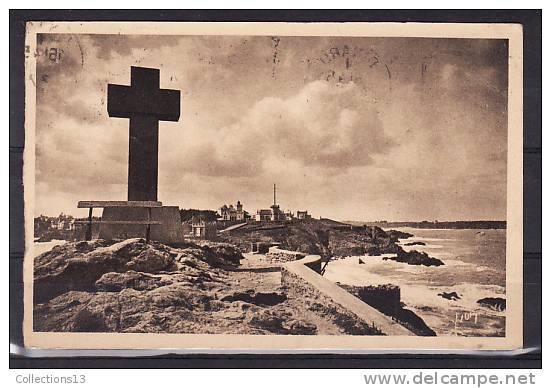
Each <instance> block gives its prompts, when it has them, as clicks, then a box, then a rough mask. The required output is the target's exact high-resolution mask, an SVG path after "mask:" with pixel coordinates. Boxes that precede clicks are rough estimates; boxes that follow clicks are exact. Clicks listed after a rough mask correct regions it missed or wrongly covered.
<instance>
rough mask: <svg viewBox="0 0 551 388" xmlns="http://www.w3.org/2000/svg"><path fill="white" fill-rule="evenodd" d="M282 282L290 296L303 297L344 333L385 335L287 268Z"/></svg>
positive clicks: (313, 309) (282, 272)
mask: <svg viewBox="0 0 551 388" xmlns="http://www.w3.org/2000/svg"><path fill="white" fill-rule="evenodd" d="M281 284H282V285H283V286H284V287H285V288H286V292H287V294H288V295H289V296H296V298H300V299H303V300H304V301H305V304H306V305H307V308H308V309H309V310H311V311H313V312H314V313H316V314H318V315H321V316H323V317H324V318H326V319H328V320H329V321H331V322H333V323H335V325H337V326H338V327H339V328H340V329H341V330H342V332H343V333H344V334H349V335H384V333H383V332H382V331H381V330H379V328H377V327H376V326H375V325H373V323H368V322H365V321H364V320H362V319H361V318H360V317H358V316H357V315H356V314H354V313H352V312H350V311H348V310H347V309H346V308H344V307H342V306H341V305H339V304H337V303H335V302H334V301H333V300H332V299H331V298H330V297H328V296H326V295H325V294H323V293H321V292H320V291H319V290H318V289H316V288H315V287H313V286H312V285H311V284H309V283H308V282H305V281H304V280H303V279H302V278H301V277H300V276H297V275H295V274H293V273H292V272H291V271H289V270H287V269H285V268H282V269H281ZM305 296H306V297H305Z"/></svg>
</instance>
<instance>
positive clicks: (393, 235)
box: [386, 229, 413, 242]
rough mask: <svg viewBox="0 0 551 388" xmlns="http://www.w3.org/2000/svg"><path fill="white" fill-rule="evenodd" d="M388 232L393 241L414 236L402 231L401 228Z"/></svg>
mask: <svg viewBox="0 0 551 388" xmlns="http://www.w3.org/2000/svg"><path fill="white" fill-rule="evenodd" d="M386 233H387V235H388V236H389V237H390V240H391V241H392V242H397V241H398V239H406V238H410V237H413V234H411V233H407V232H402V231H400V230H394V229H392V230H389V231H387V232H386Z"/></svg>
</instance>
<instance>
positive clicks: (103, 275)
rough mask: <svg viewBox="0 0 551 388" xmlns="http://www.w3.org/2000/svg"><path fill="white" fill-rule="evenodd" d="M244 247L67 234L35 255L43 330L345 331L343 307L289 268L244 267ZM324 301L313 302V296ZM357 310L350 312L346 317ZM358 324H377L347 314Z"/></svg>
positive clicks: (353, 327)
mask: <svg viewBox="0 0 551 388" xmlns="http://www.w3.org/2000/svg"><path fill="white" fill-rule="evenodd" d="M241 257H242V256H241V253H240V252H239V250H238V249H237V248H236V247H234V246H232V245H230V244H225V243H213V242H204V243H201V244H200V245H198V244H194V243H185V244H180V246H178V247H169V246H166V245H163V244H158V243H155V242H152V243H145V241H144V240H140V239H131V240H125V241H121V242H117V243H113V242H107V241H101V240H94V241H90V242H80V243H67V244H64V245H60V246H57V247H55V248H54V249H52V250H51V251H49V252H46V253H44V254H42V255H40V256H38V257H37V258H36V259H35V281H36V283H35V287H34V295H35V303H34V313H33V325H34V330H35V331H40V332H67V331H71V332H120V333H196V334H210V333H213V334H291V335H299V334H301V335H311V334H338V333H340V332H341V331H340V330H341V326H340V324H341V321H342V320H343V313H342V312H341V311H340V309H339V308H338V307H336V306H330V305H328V304H326V303H324V302H321V301H320V300H318V299H316V300H310V299H311V298H310V297H309V296H305V295H295V294H292V295H289V293H288V290H287V289H286V288H285V287H282V286H281V283H280V281H279V278H278V277H277V276H273V274H270V273H266V274H264V273H256V272H249V271H246V270H245V271H244V270H242V269H241V268H236V266H237V264H238V263H239V260H240V258H241ZM308 303H312V304H314V305H315V306H313V307H312V310H311V311H307V308H306V307H305V305H306V304H308ZM346 319H349V318H346ZM346 326H347V327H350V329H349V330H350V332H351V333H358V334H372V333H377V331H376V330H374V329H372V328H370V327H369V326H363V325H362V324H361V323H360V322H349V323H346Z"/></svg>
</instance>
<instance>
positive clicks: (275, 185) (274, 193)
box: [274, 183, 276, 206]
mask: <svg viewBox="0 0 551 388" xmlns="http://www.w3.org/2000/svg"><path fill="white" fill-rule="evenodd" d="M275 205H276V185H275V183H274V206H275Z"/></svg>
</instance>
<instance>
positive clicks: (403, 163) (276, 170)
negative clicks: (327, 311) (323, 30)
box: [35, 34, 508, 221]
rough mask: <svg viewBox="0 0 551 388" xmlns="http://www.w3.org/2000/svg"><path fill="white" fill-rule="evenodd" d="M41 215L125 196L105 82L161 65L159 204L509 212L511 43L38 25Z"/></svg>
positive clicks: (347, 213)
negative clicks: (167, 99) (167, 96)
mask: <svg viewBox="0 0 551 388" xmlns="http://www.w3.org/2000/svg"><path fill="white" fill-rule="evenodd" d="M38 48H39V50H38V52H39V53H40V52H44V50H45V49H48V52H49V53H51V52H52V48H54V49H57V52H58V53H60V55H58V56H57V57H56V56H53V57H51V56H48V55H39V56H38V57H37V73H36V74H37V76H36V77H37V79H36V81H37V83H36V88H37V104H36V106H37V111H36V115H37V116H36V187H35V190H36V203H35V213H36V215H39V214H45V215H50V216H54V215H58V214H59V213H60V212H63V213H65V214H72V215H76V216H83V215H85V213H86V211H87V210H86V209H77V208H76V204H77V202H78V201H79V200H126V199H127V180H128V175H127V174H128V165H127V164H128V136H129V133H128V132H129V130H128V124H129V123H128V121H129V120H128V119H124V118H110V117H109V116H108V114H107V104H106V97H107V96H106V94H107V84H108V83H115V84H121V85H129V83H130V67H131V66H145V67H154V68H158V69H160V74H161V81H160V82H161V87H162V88H166V89H177V90H180V91H181V115H180V120H179V121H178V122H165V121H161V122H160V124H159V139H160V140H159V193H158V197H159V200H160V201H162V202H163V204H164V205H178V206H180V207H181V208H199V209H217V208H219V207H220V206H222V205H223V204H230V203H233V204H235V203H236V202H237V200H240V201H241V202H242V203H243V204H244V209H245V210H247V211H249V212H251V213H254V212H256V209H259V208H267V207H269V206H270V205H271V203H272V200H273V199H272V197H273V193H272V187H273V184H274V183H275V184H277V188H278V190H277V191H278V203H279V204H280V206H281V208H283V209H289V210H292V211H296V210H308V211H309V212H310V213H311V214H313V215H314V216H315V217H319V216H322V217H328V218H333V219H337V220H358V221H360V220H361V221H375V220H388V221H420V220H435V219H437V220H440V221H443V220H482V219H487V220H500V219H503V220H504V219H506V202H507V201H506V190H507V188H506V183H507V177H506V173H507V83H508V80H507V58H508V50H507V41H503V40H491V39H433V38H430V39H429V38H365V37H287V36H282V37H270V36H139V35H83V34H78V35H70V34H40V35H39V36H38Z"/></svg>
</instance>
